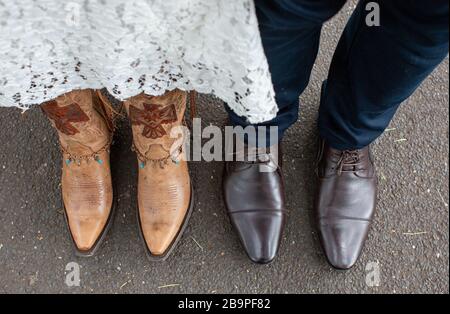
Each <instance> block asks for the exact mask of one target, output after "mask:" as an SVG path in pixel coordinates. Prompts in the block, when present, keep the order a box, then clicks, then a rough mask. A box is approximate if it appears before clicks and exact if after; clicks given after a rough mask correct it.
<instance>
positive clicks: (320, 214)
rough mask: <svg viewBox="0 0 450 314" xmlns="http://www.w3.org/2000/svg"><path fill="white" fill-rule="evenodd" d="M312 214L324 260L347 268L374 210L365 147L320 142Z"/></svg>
mask: <svg viewBox="0 0 450 314" xmlns="http://www.w3.org/2000/svg"><path fill="white" fill-rule="evenodd" d="M317 175H318V181H319V186H318V190H317V195H316V203H315V214H316V223H317V227H318V230H319V237H320V241H321V244H322V247H323V249H324V252H325V256H326V258H327V260H328V262H329V263H330V264H331V265H332V266H333V267H335V268H337V269H349V268H351V267H352V266H353V265H354V264H355V263H356V261H357V259H358V257H359V256H360V254H361V251H362V248H363V246H364V242H365V240H366V238H367V234H368V231H369V227H370V223H371V221H372V219H373V216H374V212H375V202H376V190H377V177H376V174H375V168H374V165H373V162H372V160H371V156H370V150H369V147H368V146H367V147H364V148H362V149H357V150H344V151H340V150H337V149H333V148H332V147H330V146H329V145H328V144H327V143H325V141H321V144H320V149H319V162H318V169H317Z"/></svg>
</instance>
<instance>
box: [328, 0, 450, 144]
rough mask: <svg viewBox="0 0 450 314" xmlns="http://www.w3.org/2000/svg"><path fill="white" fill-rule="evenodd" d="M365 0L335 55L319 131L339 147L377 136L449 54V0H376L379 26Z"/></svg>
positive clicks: (369, 139) (367, 142)
mask: <svg viewBox="0 0 450 314" xmlns="http://www.w3.org/2000/svg"><path fill="white" fill-rule="evenodd" d="M368 2H370V1H365V0H364V1H363V0H361V1H360V2H359V4H358V6H357V8H356V10H355V12H354V13H353V15H352V17H351V19H350V21H349V22H348V24H347V26H346V28H345V31H344V33H343V34H342V37H341V39H340V41H339V44H338V47H337V49H336V52H335V54H334V57H333V61H332V64H331V67H330V71H329V75H328V80H327V83H326V87H325V90H324V93H323V99H322V100H321V106H320V110H319V131H320V134H321V136H322V137H324V138H325V139H326V140H327V141H328V142H329V143H330V145H331V146H333V147H334V148H337V149H356V148H362V147H364V146H367V145H368V144H370V143H371V142H373V141H374V140H375V139H376V138H377V137H378V136H379V135H380V134H381V133H382V132H383V131H384V130H385V129H386V127H387V126H388V124H389V122H390V121H391V119H392V117H393V115H394V114H395V112H396V110H397V108H398V106H399V105H400V103H401V102H403V101H404V100H405V99H406V98H408V97H409V96H410V95H411V94H412V93H413V92H414V90H415V89H416V88H417V87H418V86H419V84H420V83H421V82H422V81H423V80H424V79H425V78H426V77H427V76H428V75H429V74H430V73H431V72H432V71H433V69H434V68H435V67H436V66H437V65H438V64H439V63H440V62H441V61H442V60H443V59H444V58H445V57H446V55H447V54H448V40H449V39H448V36H449V33H448V22H449V20H448V19H449V2H448V0H433V1H431V2H430V1H420V0H378V1H376V2H377V3H378V4H379V7H380V26H372V27H369V26H367V24H366V21H365V19H366V15H367V13H368V11H366V4H367V3H368Z"/></svg>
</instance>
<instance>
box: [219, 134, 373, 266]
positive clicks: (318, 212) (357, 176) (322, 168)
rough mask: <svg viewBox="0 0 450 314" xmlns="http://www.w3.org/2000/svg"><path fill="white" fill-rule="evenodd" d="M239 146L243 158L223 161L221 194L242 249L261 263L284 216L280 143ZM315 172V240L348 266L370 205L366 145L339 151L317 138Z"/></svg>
mask: <svg viewBox="0 0 450 314" xmlns="http://www.w3.org/2000/svg"><path fill="white" fill-rule="evenodd" d="M245 151H246V153H245V156H246V158H244V161H229V162H227V163H226V166H225V171H224V182H223V193H224V200H225V205H226V208H227V211H228V213H229V216H230V220H231V222H232V224H233V225H234V227H235V229H236V231H237V233H238V235H239V237H240V240H241V242H242V244H243V246H244V249H245V251H246V252H247V255H248V256H249V258H250V259H251V260H252V261H254V262H256V263H262V264H264V263H269V262H271V261H272V260H273V259H274V258H275V256H276V254H277V251H278V248H279V245H280V241H281V238H282V233H283V229H284V226H285V222H286V219H285V217H286V205H285V190H284V183H283V176H282V171H281V145H280V144H278V145H274V146H272V147H269V148H259V149H256V148H252V147H249V146H247V147H246V148H245ZM237 155H239V152H237ZM255 155H256V158H255ZM248 156H251V157H253V158H251V159H252V160H253V161H249V160H247V159H249V158H247V157H248ZM262 167H263V168H262ZM265 168H271V169H272V171H266V170H267V169H265ZM261 170H263V171H261ZM316 173H317V180H318V187H317V191H316V197H315V199H316V201H315V205H314V213H315V225H316V227H317V229H318V231H319V238H320V242H321V244H322V247H323V249H324V252H325V256H326V258H327V260H328V262H329V263H330V264H331V265H332V266H333V267H335V268H338V269H349V268H351V267H352V266H353V265H354V264H355V262H356V261H357V259H358V257H359V255H360V254H361V250H362V248H363V245H364V242H365V239H366V237H367V233H368V231H369V226H370V222H371V221H372V219H373V215H374V211H375V200H376V186H377V178H376V174H375V168H374V165H373V162H372V160H371V157H370V151H369V147H365V148H362V149H356V150H343V151H342V150H337V149H334V148H332V147H331V146H329V145H328V144H327V143H326V142H325V141H323V140H322V141H321V144H320V147H319V154H318V160H317V168H316Z"/></svg>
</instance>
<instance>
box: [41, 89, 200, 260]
mask: <svg viewBox="0 0 450 314" xmlns="http://www.w3.org/2000/svg"><path fill="white" fill-rule="evenodd" d="M124 105H125V108H126V111H127V113H128V115H129V118H130V121H131V126H132V130H133V139H134V145H133V149H134V151H135V152H136V155H137V159H138V165H139V175H138V204H137V216H138V223H139V230H140V234H141V235H142V238H143V240H144V243H145V247H146V252H147V254H148V256H149V257H150V258H151V259H153V260H164V259H166V258H167V257H168V255H169V254H170V252H171V251H172V250H173V248H174V247H175V245H176V243H177V242H178V240H179V239H180V237H181V235H182V233H183V230H184V228H185V227H186V225H187V221H188V218H189V216H190V213H191V212H192V205H193V192H192V186H191V182H190V177H189V172H188V166H187V162H186V158H185V152H184V135H183V132H180V131H178V130H177V127H180V126H182V124H183V118H184V112H185V109H186V93H185V92H182V91H179V90H174V91H170V92H167V93H166V94H164V95H162V96H159V97H153V96H148V95H144V94H141V95H138V96H135V97H132V98H130V99H128V100H127V101H125V102H124ZM41 107H42V109H43V111H44V113H45V114H46V115H47V116H48V118H49V119H50V120H51V122H52V124H53V126H54V127H55V128H56V130H57V132H58V135H59V140H60V144H61V151H62V155H63V163H62V179H61V187H62V199H63V206H64V214H65V217H66V221H67V225H68V228H69V231H70V235H71V238H72V241H73V243H74V246H75V252H76V254H77V255H79V256H91V255H93V254H95V252H96V251H97V249H98V248H99V246H100V244H101V242H102V240H103V239H104V237H105V234H106V233H107V230H108V229H109V227H110V225H111V223H112V220H113V217H114V201H113V199H114V197H113V195H114V193H113V180H112V178H111V168H110V159H109V152H110V147H111V142H112V137H113V132H114V123H113V119H114V114H115V112H114V110H113V109H112V106H111V105H110V104H109V102H108V100H107V98H106V97H105V96H103V95H102V93H101V92H100V91H94V90H90V89H87V90H78V91H73V92H70V93H67V94H65V95H62V96H60V97H58V98H56V99H55V100H53V101H50V102H47V103H45V104H43V105H42V106H41ZM175 131H177V132H175ZM171 133H173V134H171ZM174 133H176V134H175V135H174ZM176 135H178V138H177V137H176Z"/></svg>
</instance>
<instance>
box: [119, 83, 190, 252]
mask: <svg viewBox="0 0 450 314" xmlns="http://www.w3.org/2000/svg"><path fill="white" fill-rule="evenodd" d="M124 104H125V108H126V110H127V112H128V115H129V117H130V120H131V126H132V129H133V138H134V150H135V152H136V154H137V158H138V162H139V179H138V180H139V182H138V222H139V225H140V232H141V235H142V236H143V238H144V241H145V244H146V248H147V255H148V256H149V257H150V259H151V260H165V259H166V258H167V256H168V255H169V254H170V252H171V251H172V249H173V248H174V247H175V245H176V243H177V242H178V240H179V239H180V238H181V235H182V233H183V230H184V228H185V227H186V225H187V221H188V219H189V216H190V213H191V211H192V205H193V200H192V198H193V197H192V187H191V182H190V177H189V172H188V166H187V162H186V158H184V157H185V152H184V147H183V141H182V140H184V136H181V137H179V138H178V139H177V138H171V136H170V132H171V130H172V129H173V128H174V127H176V126H182V124H183V117H184V112H185V109H186V92H182V91H180V90H174V91H170V92H167V93H166V94H164V95H163V96H159V97H152V96H148V95H145V94H141V95H138V96H135V97H132V98H130V99H128V100H127V101H125V103H124ZM180 139H181V141H180Z"/></svg>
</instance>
